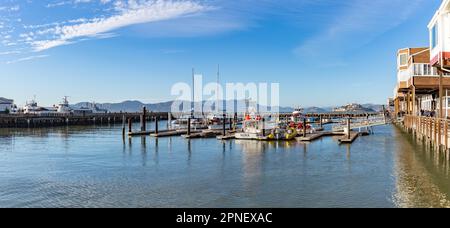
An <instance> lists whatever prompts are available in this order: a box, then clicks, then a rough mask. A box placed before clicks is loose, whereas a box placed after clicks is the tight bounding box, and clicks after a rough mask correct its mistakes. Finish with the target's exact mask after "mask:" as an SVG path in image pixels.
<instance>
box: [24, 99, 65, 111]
mask: <svg viewBox="0 0 450 228" xmlns="http://www.w3.org/2000/svg"><path fill="white" fill-rule="evenodd" d="M56 111H57V109H56V108H55V107H50V108H44V107H40V106H38V103H37V102H36V100H34V99H33V100H31V101H29V102H27V103H26V105H25V106H24V107H23V113H24V114H31V115H47V114H54V113H56Z"/></svg>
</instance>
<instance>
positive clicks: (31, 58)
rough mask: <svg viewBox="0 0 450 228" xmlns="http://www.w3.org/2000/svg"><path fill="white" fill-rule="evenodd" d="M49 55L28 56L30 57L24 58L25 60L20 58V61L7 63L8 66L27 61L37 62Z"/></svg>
mask: <svg viewBox="0 0 450 228" xmlns="http://www.w3.org/2000/svg"><path fill="white" fill-rule="evenodd" d="M48 56H49V55H33V56H28V57H24V58H20V59H16V60H12V61H8V62H6V64H14V63H20V62H25V61H31V60H35V59H42V58H46V57H48Z"/></svg>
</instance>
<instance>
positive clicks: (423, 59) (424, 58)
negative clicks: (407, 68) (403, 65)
mask: <svg viewBox="0 0 450 228" xmlns="http://www.w3.org/2000/svg"><path fill="white" fill-rule="evenodd" d="M400 54H407V55H408V60H409V62H410V63H429V62H430V48H428V47H415V48H403V49H400V50H398V52H397V55H400Z"/></svg>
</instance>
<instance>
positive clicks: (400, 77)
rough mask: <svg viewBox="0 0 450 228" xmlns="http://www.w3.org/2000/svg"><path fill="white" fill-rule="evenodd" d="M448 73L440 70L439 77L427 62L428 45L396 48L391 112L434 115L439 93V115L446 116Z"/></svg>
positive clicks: (448, 107) (449, 109)
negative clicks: (440, 112)
mask: <svg viewBox="0 0 450 228" xmlns="http://www.w3.org/2000/svg"><path fill="white" fill-rule="evenodd" d="M449 75H450V74H448V73H444V74H443V77H442V79H441V78H440V73H439V70H438V68H436V67H435V66H433V65H431V64H430V49H429V48H428V47H420V48H404V49H400V50H399V51H398V52H397V85H396V87H395V89H394V112H395V114H396V115H397V116H398V115H403V114H407V115H420V114H422V115H423V114H427V115H433V116H436V115H438V114H439V112H438V110H439V109H440V107H441V106H440V103H441V102H440V99H439V98H440V97H442V100H443V106H442V108H443V114H442V115H443V117H447V116H450V105H449V102H450V91H447V89H450V77H449ZM440 88H442V90H440ZM440 91H442V94H441V92H440ZM440 94H441V96H440Z"/></svg>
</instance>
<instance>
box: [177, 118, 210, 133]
mask: <svg viewBox="0 0 450 228" xmlns="http://www.w3.org/2000/svg"><path fill="white" fill-rule="evenodd" d="M190 117H191V116H181V117H180V118H178V119H176V120H173V121H172V122H171V123H170V127H171V129H174V130H186V129H187V128H188V123H189V119H190V121H191V129H192V130H196V129H206V128H207V127H206V125H205V123H204V121H202V120H201V119H196V118H190Z"/></svg>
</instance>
